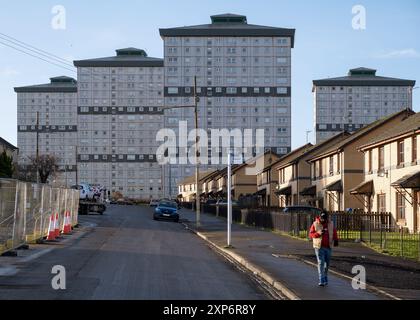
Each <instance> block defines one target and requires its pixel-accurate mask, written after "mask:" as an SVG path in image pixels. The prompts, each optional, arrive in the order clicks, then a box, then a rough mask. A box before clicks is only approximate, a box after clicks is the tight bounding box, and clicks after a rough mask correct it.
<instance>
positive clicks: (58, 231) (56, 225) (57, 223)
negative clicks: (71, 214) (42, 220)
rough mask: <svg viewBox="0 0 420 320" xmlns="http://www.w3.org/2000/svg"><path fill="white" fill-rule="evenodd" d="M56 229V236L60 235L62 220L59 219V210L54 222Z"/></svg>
mask: <svg viewBox="0 0 420 320" xmlns="http://www.w3.org/2000/svg"><path fill="white" fill-rule="evenodd" d="M54 231H55V237H56V238H57V237H59V236H60V222H59V221H58V212H57V213H56V214H55V224H54Z"/></svg>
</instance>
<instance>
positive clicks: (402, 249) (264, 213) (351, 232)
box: [186, 204, 420, 260]
mask: <svg viewBox="0 0 420 320" xmlns="http://www.w3.org/2000/svg"><path fill="white" fill-rule="evenodd" d="M186 207H188V205H186ZM202 208H203V209H202V210H203V212H205V213H209V214H213V215H216V216H219V217H226V212H227V210H226V206H216V205H206V204H203V206H202ZM329 215H330V219H331V220H332V221H333V222H334V225H335V227H336V229H337V233H338V237H339V239H340V240H350V241H363V242H364V243H366V244H368V245H370V246H372V247H374V248H375V249H379V250H381V251H382V252H384V253H389V254H391V255H395V256H400V257H405V258H410V259H417V260H420V233H418V232H417V233H413V232H411V233H410V232H409V231H408V229H407V228H404V227H401V226H399V225H398V224H397V223H396V221H395V220H394V218H393V216H392V214H391V213H390V212H371V213H363V212H358V211H355V212H353V213H347V212H330V213H329ZM314 219H315V214H314V213H308V212H292V213H290V212H283V211H282V209H281V208H273V209H268V208H261V209H248V208H245V209H244V208H240V207H233V210H232V221H234V222H237V223H241V224H246V225H248V226H253V227H255V228H262V229H267V230H273V231H280V232H284V233H287V234H289V235H292V236H295V237H300V238H307V239H309V229H310V227H311V225H312V223H313V221H314Z"/></svg>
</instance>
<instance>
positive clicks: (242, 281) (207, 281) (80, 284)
mask: <svg viewBox="0 0 420 320" xmlns="http://www.w3.org/2000/svg"><path fill="white" fill-rule="evenodd" d="M152 213H153V208H150V207H146V206H119V205H110V206H109V207H108V209H107V211H105V213H104V215H102V216H101V215H96V214H92V215H88V216H79V222H80V224H81V227H80V228H76V229H74V231H73V234H72V235H70V236H63V238H62V239H61V240H60V241H58V242H53V243H47V244H40V245H38V244H37V245H30V247H29V249H28V250H18V256H17V257H0V299H37V300H38V299H42V300H44V299H58V300H59V299H126V300H131V299H145V300H150V299H156V300H166V299H170V300H184V299H193V300H201V299H208V300H218V299H223V300H260V299H271V296H270V295H268V294H267V292H266V290H264V289H263V288H262V287H261V286H260V285H259V284H258V283H257V282H256V281H254V280H253V279H252V278H251V277H250V276H249V275H248V274H247V273H244V272H242V271H240V270H239V269H238V268H237V267H236V266H235V265H233V264H231V263H229V262H227V261H226V260H225V258H224V257H222V256H221V255H220V254H218V253H216V252H215V251H214V250H213V249H212V248H211V247H210V246H209V245H208V244H207V243H205V242H204V241H202V240H201V239H200V238H198V237H197V236H196V235H194V234H193V233H191V232H189V231H188V230H187V229H185V227H184V226H183V225H182V224H181V223H173V222H163V221H154V220H153V219H152ZM54 265H62V266H64V267H65V270H66V289H65V290H54V289H52V286H51V280H52V279H53V277H54V276H55V274H52V273H51V270H52V267H53V266H54Z"/></svg>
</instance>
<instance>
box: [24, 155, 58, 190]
mask: <svg viewBox="0 0 420 320" xmlns="http://www.w3.org/2000/svg"><path fill="white" fill-rule="evenodd" d="M28 158H29V161H30V163H29V165H26V166H20V170H19V171H20V172H19V176H20V177H21V176H22V178H24V177H26V178H24V180H27V181H28V180H29V181H30V180H32V181H33V180H36V174H37V172H38V175H39V182H41V183H47V181H48V178H49V177H50V176H53V175H54V174H55V173H56V172H57V171H58V162H59V159H58V158H57V157H56V156H54V155H50V154H43V155H40V156H38V157H36V156H31V157H28Z"/></svg>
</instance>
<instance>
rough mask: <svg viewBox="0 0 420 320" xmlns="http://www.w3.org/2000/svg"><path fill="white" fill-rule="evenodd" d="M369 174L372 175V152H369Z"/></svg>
mask: <svg viewBox="0 0 420 320" xmlns="http://www.w3.org/2000/svg"><path fill="white" fill-rule="evenodd" d="M368 172H369V173H372V150H369V151H368Z"/></svg>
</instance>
